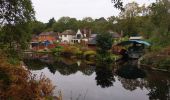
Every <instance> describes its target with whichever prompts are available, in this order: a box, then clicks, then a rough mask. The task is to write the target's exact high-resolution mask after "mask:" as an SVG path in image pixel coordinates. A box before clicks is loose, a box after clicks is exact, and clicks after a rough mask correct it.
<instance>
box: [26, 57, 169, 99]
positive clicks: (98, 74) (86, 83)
mask: <svg viewBox="0 0 170 100" xmlns="http://www.w3.org/2000/svg"><path fill="white" fill-rule="evenodd" d="M49 59H51V60H50V61H49ZM47 60H48V61H47ZM132 62H133V61H129V62H127V63H125V64H123V65H115V64H112V65H110V64H92V63H89V62H87V61H81V60H74V59H66V58H61V59H60V60H56V59H55V60H54V58H48V59H44V58H43V59H39V58H38V59H37V58H36V59H26V60H25V64H26V65H27V66H28V69H30V70H31V72H32V73H33V74H37V77H39V76H40V75H41V74H42V73H43V74H44V75H45V76H46V77H48V78H50V79H51V80H52V83H53V84H54V85H56V86H57V87H56V89H55V91H54V93H55V94H56V95H57V94H58V91H61V92H62V95H63V100H170V74H169V73H165V72H157V71H146V70H142V69H138V68H137V66H135V65H134V63H132Z"/></svg>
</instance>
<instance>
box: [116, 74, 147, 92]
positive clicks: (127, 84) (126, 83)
mask: <svg viewBox="0 0 170 100" xmlns="http://www.w3.org/2000/svg"><path fill="white" fill-rule="evenodd" d="M118 80H119V81H120V82H121V83H122V86H123V87H124V88H125V89H126V90H130V91H133V90H136V89H137V88H138V87H139V88H140V89H143V88H144V87H145V84H146V81H145V80H144V79H125V78H121V77H118Z"/></svg>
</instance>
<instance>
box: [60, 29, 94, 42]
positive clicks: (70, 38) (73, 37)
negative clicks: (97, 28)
mask: <svg viewBox="0 0 170 100" xmlns="http://www.w3.org/2000/svg"><path fill="white" fill-rule="evenodd" d="M90 34H91V31H88V30H86V29H84V30H82V31H80V29H78V31H77V33H75V32H74V31H72V30H66V31H64V32H63V33H61V34H60V35H59V38H60V40H61V42H63V43H85V44H86V43H87V42H88V40H89V36H90Z"/></svg>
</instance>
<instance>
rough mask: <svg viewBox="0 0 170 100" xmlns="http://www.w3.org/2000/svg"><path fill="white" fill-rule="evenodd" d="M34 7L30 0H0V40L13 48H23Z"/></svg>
mask: <svg viewBox="0 0 170 100" xmlns="http://www.w3.org/2000/svg"><path fill="white" fill-rule="evenodd" d="M32 20H34V9H33V7H32V2H31V1H30V0H1V1H0V26H1V30H0V42H1V43H3V44H5V45H7V47H8V46H9V47H10V48H15V47H16V45H17V46H20V47H21V48H24V47H25V46H26V43H27V42H28V40H29V38H30V35H31V34H30V22H31V21H32Z"/></svg>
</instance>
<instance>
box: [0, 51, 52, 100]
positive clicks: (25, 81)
mask: <svg viewBox="0 0 170 100" xmlns="http://www.w3.org/2000/svg"><path fill="white" fill-rule="evenodd" d="M0 54H1V56H0V100H8V99H10V100H45V98H46V97H52V96H53V90H54V88H55V87H54V86H53V85H52V83H51V81H50V80H49V79H48V78H46V77H45V76H43V75H41V77H40V79H39V81H37V80H36V79H35V78H36V75H32V74H31V73H30V72H29V71H28V70H26V69H24V68H22V67H21V66H13V65H11V64H9V63H8V62H7V58H6V57H5V56H4V55H2V53H1V52H0ZM2 76H4V77H2Z"/></svg>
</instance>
